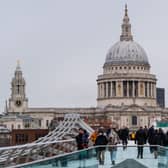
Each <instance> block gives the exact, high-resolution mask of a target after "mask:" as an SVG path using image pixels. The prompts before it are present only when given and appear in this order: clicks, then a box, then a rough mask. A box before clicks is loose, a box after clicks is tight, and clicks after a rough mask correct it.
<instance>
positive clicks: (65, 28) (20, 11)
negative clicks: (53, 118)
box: [0, 0, 168, 111]
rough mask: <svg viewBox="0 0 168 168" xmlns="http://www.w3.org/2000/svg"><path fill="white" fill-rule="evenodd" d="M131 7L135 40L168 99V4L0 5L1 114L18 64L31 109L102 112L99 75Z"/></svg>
mask: <svg viewBox="0 0 168 168" xmlns="http://www.w3.org/2000/svg"><path fill="white" fill-rule="evenodd" d="M126 2H127V4H128V13H129V17H130V21H131V24H132V32H133V36H134V40H135V41H137V42H138V43H139V44H140V45H141V46H142V47H143V48H144V49H145V51H146V53H147V55H148V58H149V62H150V64H151V72H152V73H154V74H156V75H157V79H158V82H157V86H158V87H164V88H165V89H166V99H167V96H168V95H167V93H168V92H167V90H168V77H167V76H168V74H167V73H168V54H167V53H168V40H167V39H168V1H167V0H162V1H154V0H141V1H134V0H128V1H126V0H125V1H122V0H120V1H118V0H115V1H114V0H103V1H102V0H0V57H1V61H0V77H1V80H0V109H1V111H2V110H3V109H4V106H5V100H6V99H8V98H9V96H10V94H11V92H10V88H11V86H10V82H11V79H12V77H13V75H14V70H15V68H16V62H17V60H18V59H19V60H20V62H21V67H22V70H23V73H24V77H25V79H26V82H27V83H26V84H27V86H26V93H27V97H28V99H29V106H31V107H48V106H49V107H83V106H84V107H90V106H96V96H97V85H96V79H97V75H98V74H101V73H102V66H103V64H104V61H105V56H106V53H107V51H108V49H109V48H110V47H111V46H112V45H113V44H114V43H115V42H117V41H118V40H119V36H120V33H121V27H120V26H121V23H122V19H123V15H124V5H125V3H126Z"/></svg>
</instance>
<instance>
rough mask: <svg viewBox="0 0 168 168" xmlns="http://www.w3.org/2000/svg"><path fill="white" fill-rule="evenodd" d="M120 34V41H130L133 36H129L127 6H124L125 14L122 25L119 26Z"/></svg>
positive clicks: (129, 26) (129, 25)
mask: <svg viewBox="0 0 168 168" xmlns="http://www.w3.org/2000/svg"><path fill="white" fill-rule="evenodd" d="M121 29H122V34H121V36H120V41H132V40H133V36H132V34H131V24H130V23H129V17H128V9H127V4H125V14H124V18H123V23H122V25H121Z"/></svg>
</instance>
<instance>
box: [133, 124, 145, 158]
mask: <svg viewBox="0 0 168 168" xmlns="http://www.w3.org/2000/svg"><path fill="white" fill-rule="evenodd" d="M135 143H137V145H138V155H137V158H139V157H141V159H142V158H143V145H144V144H145V143H146V134H145V131H144V130H143V128H142V127H140V128H139V130H138V131H137V132H136V135H135Z"/></svg>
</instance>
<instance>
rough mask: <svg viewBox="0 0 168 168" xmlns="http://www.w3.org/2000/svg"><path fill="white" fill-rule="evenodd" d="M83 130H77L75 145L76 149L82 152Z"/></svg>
mask: <svg viewBox="0 0 168 168" xmlns="http://www.w3.org/2000/svg"><path fill="white" fill-rule="evenodd" d="M83 136H84V130H83V129H82V128H79V134H78V135H77V136H76V143H77V149H78V150H82V149H84V138H83Z"/></svg>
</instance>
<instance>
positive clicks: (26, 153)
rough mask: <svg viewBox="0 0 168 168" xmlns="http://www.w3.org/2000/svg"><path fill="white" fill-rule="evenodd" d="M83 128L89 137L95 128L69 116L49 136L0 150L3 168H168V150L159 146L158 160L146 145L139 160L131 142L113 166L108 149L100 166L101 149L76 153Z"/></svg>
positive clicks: (77, 117) (93, 147)
mask: <svg viewBox="0 0 168 168" xmlns="http://www.w3.org/2000/svg"><path fill="white" fill-rule="evenodd" d="M79 128H83V129H85V130H86V131H87V132H88V133H89V134H92V133H93V131H94V130H93V129H92V128H91V127H90V126H89V125H88V124H86V123H85V122H84V121H83V120H82V119H81V118H80V116H79V115H77V114H67V115H65V117H64V120H63V121H61V122H59V124H58V126H57V127H56V128H55V129H54V130H53V131H51V132H49V134H48V135H46V136H44V137H41V138H39V139H38V140H37V141H35V142H33V143H29V144H25V145H18V146H12V147H3V148H0V167H2V168H5V167H6V168H20V167H22V168H54V167H55V168H111V167H114V168H168V148H166V147H161V146H157V148H158V158H157V159H155V158H154V156H153V154H151V153H150V151H149V146H147V145H146V146H144V157H143V159H137V158H136V156H137V146H136V145H134V144H133V143H129V145H128V147H127V148H126V149H125V150H123V147H122V145H118V146H117V158H116V165H111V161H110V153H109V150H108V148H109V147H111V146H108V145H107V146H105V147H106V152H105V164H104V165H99V162H98V160H97V157H96V150H97V148H98V147H95V146H92V144H90V147H89V148H87V149H84V150H81V151H77V148H76V141H75V136H76V135H77V134H78V129H79Z"/></svg>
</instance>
